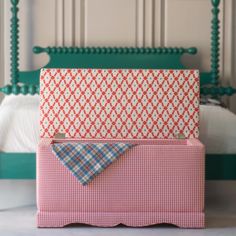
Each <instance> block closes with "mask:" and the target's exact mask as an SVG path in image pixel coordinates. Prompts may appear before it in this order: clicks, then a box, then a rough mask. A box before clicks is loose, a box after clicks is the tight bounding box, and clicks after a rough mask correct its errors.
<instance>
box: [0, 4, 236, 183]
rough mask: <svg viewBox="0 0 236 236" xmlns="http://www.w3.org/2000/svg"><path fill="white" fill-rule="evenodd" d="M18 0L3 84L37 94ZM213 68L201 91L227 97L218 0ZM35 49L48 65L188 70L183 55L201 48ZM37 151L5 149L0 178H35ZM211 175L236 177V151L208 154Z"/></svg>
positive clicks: (214, 17) (6, 89) (202, 74)
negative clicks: (24, 64)
mask: <svg viewBox="0 0 236 236" xmlns="http://www.w3.org/2000/svg"><path fill="white" fill-rule="evenodd" d="M209 1H210V0H209ZM18 3H19V0H11V4H12V6H11V12H12V18H11V84H8V85H6V86H4V87H2V88H0V92H3V93H5V94H6V95H8V94H16V95H17V94H24V95H26V94H32V95H33V94H37V93H38V92H39V72H40V69H38V70H34V71H20V70H19V19H18V10H19V8H18ZM211 3H212V21H211V24H212V26H211V29H212V30H211V70H210V71H209V72H200V84H201V90H200V93H201V96H210V97H222V96H225V95H226V96H231V95H233V94H234V93H236V89H235V88H233V87H230V86H229V87H222V86H220V80H219V56H220V55H219V45H220V42H219V39H220V36H219V27H220V24H219V23H220V22H219V17H218V15H219V4H220V0H211ZM33 52H34V53H36V54H39V53H47V54H48V55H49V58H50V60H49V63H48V64H47V65H45V66H44V67H47V68H153V69H184V68H186V67H185V66H184V65H183V64H182V63H181V57H182V56H183V55H184V54H190V55H193V56H194V54H196V53H197V49H196V48H195V47H191V48H182V47H168V48H166V47H159V48H115V47H112V48H108V47H103V48H100V47H87V48H79V47H47V48H42V47H39V46H37V47H34V48H33ZM35 166H36V156H35V153H4V152H0V179H34V178H35ZM206 179H208V180H231V179H236V154H222V155H220V154H208V155H206Z"/></svg>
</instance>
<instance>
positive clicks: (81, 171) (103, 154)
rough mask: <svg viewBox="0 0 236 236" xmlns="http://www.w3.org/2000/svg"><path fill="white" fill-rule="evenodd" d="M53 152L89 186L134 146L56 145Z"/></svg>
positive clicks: (125, 144)
mask: <svg viewBox="0 0 236 236" xmlns="http://www.w3.org/2000/svg"><path fill="white" fill-rule="evenodd" d="M51 146H52V151H53V153H54V154H55V155H56V157H57V158H58V159H59V160H60V161H61V162H62V163H63V165H64V166H65V167H67V168H68V169H69V170H70V171H71V172H72V174H73V175H74V176H75V177H76V178H77V179H78V180H79V182H80V183H81V184H82V185H87V184H88V183H89V182H90V181H92V180H93V179H94V177H95V176H97V175H98V174H100V173H101V172H102V171H103V170H104V169H105V168H106V167H108V166H109V165H110V164H111V163H112V162H113V161H115V160H116V159H117V158H118V157H119V156H120V155H122V154H123V153H124V152H125V151H126V150H127V149H130V148H131V147H133V146H134V144H128V143H55V144H52V145H51Z"/></svg>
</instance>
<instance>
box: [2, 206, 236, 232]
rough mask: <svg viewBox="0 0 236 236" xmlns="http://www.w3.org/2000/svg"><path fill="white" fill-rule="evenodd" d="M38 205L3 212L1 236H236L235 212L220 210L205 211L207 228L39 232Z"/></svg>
mask: <svg viewBox="0 0 236 236" xmlns="http://www.w3.org/2000/svg"><path fill="white" fill-rule="evenodd" d="M35 212H36V208H35V206H27V207H22V208H13V209H6V210H0V236H21V235H22V236H34V235H35V236H36V235H39V236H46V235H48V236H53V235H56V236H62V235H76V236H77V235H79V236H90V235H93V236H95V235H96V236H120V235H125V236H131V235H135V236H141V235H148V236H156V235H164V236H173V235H175V236H179V235H181V236H187V235H191V236H200V235H204V236H208V235H212V236H213V235H214V236H231V235H232V236H235V235H236V213H235V211H232V209H229V210H228V211H225V210H220V209H218V210H217V212H216V211H211V210H210V209H208V210H207V212H206V216H207V217H206V229H197V230H196V229H179V228H176V227H172V226H152V227H146V228H128V227H125V226H118V227H115V228H97V227H91V226H85V225H73V226H69V227H66V228H62V229H38V228H37V227H36V225H35Z"/></svg>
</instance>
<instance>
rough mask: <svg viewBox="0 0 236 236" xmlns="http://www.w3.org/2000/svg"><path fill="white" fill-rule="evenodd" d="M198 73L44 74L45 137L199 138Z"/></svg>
mask: <svg viewBox="0 0 236 236" xmlns="http://www.w3.org/2000/svg"><path fill="white" fill-rule="evenodd" d="M198 77H199V73H198V71H196V70H143V69H137V70H135V69H42V70H41V75H40V91H41V92H40V113H41V115H40V117H41V118H40V136H41V138H43V137H44V138H45V137H54V135H55V134H56V133H65V134H66V136H67V137H68V138H71V137H73V138H74V137H76V138H134V139H140V138H149V139H150V138H175V137H176V136H177V135H179V134H182V135H184V136H185V137H186V138H197V137H198V134H199V131H198V126H199V78H198Z"/></svg>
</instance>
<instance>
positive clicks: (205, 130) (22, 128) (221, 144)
mask: <svg viewBox="0 0 236 236" xmlns="http://www.w3.org/2000/svg"><path fill="white" fill-rule="evenodd" d="M200 117H201V119H200V140H201V141H202V142H203V143H204V144H205V145H206V150H207V153H236V115H235V114H233V113H232V112H230V111H229V110H227V109H225V108H222V107H220V106H213V105H201V107H200ZM38 141H39V96H38V95H35V96H31V95H28V96H23V95H18V96H15V95H10V96H7V97H5V98H4V100H3V102H2V104H1V106H0V150H1V151H4V152H35V151H36V146H37V143H38Z"/></svg>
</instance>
